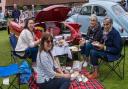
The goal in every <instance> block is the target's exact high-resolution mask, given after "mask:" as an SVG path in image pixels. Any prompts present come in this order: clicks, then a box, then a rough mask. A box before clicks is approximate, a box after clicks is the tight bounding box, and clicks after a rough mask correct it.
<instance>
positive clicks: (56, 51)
mask: <svg viewBox="0 0 128 89" xmlns="http://www.w3.org/2000/svg"><path fill="white" fill-rule="evenodd" d="M64 54H68V58H70V59H72V54H71V50H70V48H69V46H68V44H67V43H66V44H64V45H63V46H58V45H55V46H54V47H53V50H52V55H53V56H59V55H64Z"/></svg>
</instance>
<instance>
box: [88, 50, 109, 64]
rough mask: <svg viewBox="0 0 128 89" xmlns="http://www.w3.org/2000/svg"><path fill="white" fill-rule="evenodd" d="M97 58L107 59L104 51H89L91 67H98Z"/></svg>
mask: <svg viewBox="0 0 128 89" xmlns="http://www.w3.org/2000/svg"><path fill="white" fill-rule="evenodd" d="M99 58H107V53H106V52H105V51H99V50H96V49H92V50H91V51H90V59H91V60H90V61H91V64H92V65H93V66H97V65H98V59H99Z"/></svg>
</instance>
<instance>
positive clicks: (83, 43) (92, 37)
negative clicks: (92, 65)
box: [79, 14, 103, 62]
mask: <svg viewBox="0 0 128 89" xmlns="http://www.w3.org/2000/svg"><path fill="white" fill-rule="evenodd" d="M102 33H103V32H102V30H101V26H100V23H99V22H98V18H97V16H96V15H95V14H93V15H91V17H90V26H89V27H88V32H87V36H86V38H85V39H83V38H82V39H81V40H80V44H79V45H80V48H81V53H82V54H84V55H85V58H84V59H85V60H86V61H87V62H88V61H89V55H90V50H91V49H92V48H93V45H92V44H91V43H92V42H93V41H100V40H101V38H102Z"/></svg>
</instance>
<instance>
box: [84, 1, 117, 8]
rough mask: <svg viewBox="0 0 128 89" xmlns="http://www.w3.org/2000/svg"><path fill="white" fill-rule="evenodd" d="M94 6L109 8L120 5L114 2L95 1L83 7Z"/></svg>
mask: <svg viewBox="0 0 128 89" xmlns="http://www.w3.org/2000/svg"><path fill="white" fill-rule="evenodd" d="M92 4H93V5H100V6H103V7H107V8H109V7H111V6H113V5H117V4H118V3H115V2H112V1H93V2H89V3H86V4H84V5H83V6H86V5H92Z"/></svg>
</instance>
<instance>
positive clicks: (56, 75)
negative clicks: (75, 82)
mask: <svg viewBox="0 0 128 89" xmlns="http://www.w3.org/2000/svg"><path fill="white" fill-rule="evenodd" d="M52 48H53V38H52V35H51V34H50V33H44V34H43V36H42V39H41V44H40V48H39V51H38V55H37V83H38V85H39V89H68V87H69V85H70V74H64V73H63V72H62V71H61V69H60V68H59V66H58V65H57V63H56V62H55V60H54V58H53V56H52V54H51V50H52Z"/></svg>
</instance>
